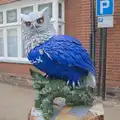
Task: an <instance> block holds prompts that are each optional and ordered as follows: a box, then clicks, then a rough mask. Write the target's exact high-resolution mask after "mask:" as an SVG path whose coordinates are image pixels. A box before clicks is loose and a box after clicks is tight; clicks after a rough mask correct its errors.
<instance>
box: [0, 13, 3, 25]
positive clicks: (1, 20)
mask: <svg viewBox="0 0 120 120" xmlns="http://www.w3.org/2000/svg"><path fill="white" fill-rule="evenodd" d="M0 24H3V12H0Z"/></svg>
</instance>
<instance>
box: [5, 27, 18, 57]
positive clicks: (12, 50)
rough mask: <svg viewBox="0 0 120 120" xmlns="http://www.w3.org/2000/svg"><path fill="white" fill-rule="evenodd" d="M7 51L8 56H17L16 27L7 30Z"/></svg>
mask: <svg viewBox="0 0 120 120" xmlns="http://www.w3.org/2000/svg"><path fill="white" fill-rule="evenodd" d="M7 47H8V48H7V50H8V51H7V53H8V57H17V56H18V44H17V29H16V28H13V29H8V30H7Z"/></svg>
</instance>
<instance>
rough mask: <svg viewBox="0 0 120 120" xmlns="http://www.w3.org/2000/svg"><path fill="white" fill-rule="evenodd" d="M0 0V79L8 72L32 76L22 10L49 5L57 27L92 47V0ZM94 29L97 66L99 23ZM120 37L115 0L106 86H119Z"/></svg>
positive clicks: (119, 6) (119, 16)
mask: <svg viewBox="0 0 120 120" xmlns="http://www.w3.org/2000/svg"><path fill="white" fill-rule="evenodd" d="M8 1H9V3H8ZM13 1H14V2H13ZM94 2H95V1H94ZM6 3H7V4H6ZM0 4H1V5H0V40H1V41H2V42H0V51H2V52H1V53H0V76H1V78H0V79H2V81H5V76H7V79H9V80H11V79H13V78H14V77H15V76H17V77H18V76H20V77H22V79H20V78H18V79H17V80H18V81H20V80H23V77H24V79H25V78H26V76H29V68H31V67H32V66H31V65H30V64H29V62H28V61H27V60H26V58H24V56H23V55H22V54H23V52H24V51H22V48H23V47H22V42H21V37H20V36H21V34H20V33H21V31H20V24H21V23H20V21H21V20H20V17H19V14H20V13H21V12H22V13H29V12H31V11H38V10H40V9H41V8H43V7H45V6H49V8H50V11H51V13H50V14H51V18H52V19H53V20H54V21H55V28H56V31H57V32H58V33H62V34H64V33H65V34H68V35H71V36H75V37H77V38H78V39H80V40H81V42H82V43H83V45H84V47H86V48H87V49H88V51H90V45H91V32H92V31H91V23H92V20H91V18H92V10H91V9H92V7H91V4H92V3H91V0H35V1H33V0H25V1H23V0H11V1H10V0H1V1H0ZM94 4H95V3H94ZM94 9H95V8H94ZM95 31H96V32H95V35H96V39H95V40H96V41H95V42H96V46H95V47H96V51H95V53H96V68H97V69H98V65H99V62H98V52H99V32H98V29H97V25H96V28H95ZM11 37H13V38H14V40H13V41H12V40H10V38H11ZM119 39H120V1H119V0H115V15H114V28H109V29H108V43H107V87H120V40H119ZM16 41H17V42H16ZM15 78H16V77H15ZM26 84H27V83H26Z"/></svg>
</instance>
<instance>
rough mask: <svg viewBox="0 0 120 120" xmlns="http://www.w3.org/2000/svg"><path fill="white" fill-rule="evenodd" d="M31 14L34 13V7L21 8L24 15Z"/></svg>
mask: <svg viewBox="0 0 120 120" xmlns="http://www.w3.org/2000/svg"><path fill="white" fill-rule="evenodd" d="M30 12H33V6H29V7H23V8H21V13H22V14H29V13H30Z"/></svg>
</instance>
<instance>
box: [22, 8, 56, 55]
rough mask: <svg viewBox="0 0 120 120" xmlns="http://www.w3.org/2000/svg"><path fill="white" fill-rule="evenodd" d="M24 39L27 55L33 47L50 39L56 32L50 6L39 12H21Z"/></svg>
mask: <svg viewBox="0 0 120 120" xmlns="http://www.w3.org/2000/svg"><path fill="white" fill-rule="evenodd" d="M21 19H22V25H21V28H22V40H23V43H24V50H25V53H26V54H25V56H26V55H27V54H28V53H29V52H30V50H31V49H33V48H34V47H36V46H38V45H39V44H42V43H44V42H45V41H47V40H49V38H50V37H52V36H53V35H55V34H56V32H55V29H54V26H53V22H51V20H50V17H49V9H48V7H46V8H44V9H43V10H41V11H39V12H31V13H29V14H28V15H26V14H21Z"/></svg>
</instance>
